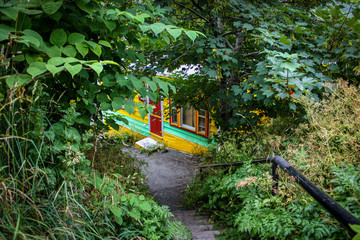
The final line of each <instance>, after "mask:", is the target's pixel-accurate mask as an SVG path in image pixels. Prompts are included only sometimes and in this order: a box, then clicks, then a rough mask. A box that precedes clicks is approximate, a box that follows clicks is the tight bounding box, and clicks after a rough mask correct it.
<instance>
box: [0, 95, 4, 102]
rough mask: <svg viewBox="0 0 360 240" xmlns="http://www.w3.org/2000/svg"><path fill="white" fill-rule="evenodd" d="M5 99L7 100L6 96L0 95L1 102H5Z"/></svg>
mask: <svg viewBox="0 0 360 240" xmlns="http://www.w3.org/2000/svg"><path fill="white" fill-rule="evenodd" d="M4 99H5V96H4V94H2V93H0V102H2V101H4Z"/></svg>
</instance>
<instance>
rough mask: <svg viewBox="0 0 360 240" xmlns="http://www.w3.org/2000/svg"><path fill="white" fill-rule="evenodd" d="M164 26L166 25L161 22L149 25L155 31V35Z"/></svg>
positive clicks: (162, 29)
mask: <svg viewBox="0 0 360 240" xmlns="http://www.w3.org/2000/svg"><path fill="white" fill-rule="evenodd" d="M165 28H166V26H165V24H163V23H154V24H151V25H150V29H151V30H152V31H153V32H154V33H155V35H158V34H159V33H161V32H162V31H164V30H165Z"/></svg>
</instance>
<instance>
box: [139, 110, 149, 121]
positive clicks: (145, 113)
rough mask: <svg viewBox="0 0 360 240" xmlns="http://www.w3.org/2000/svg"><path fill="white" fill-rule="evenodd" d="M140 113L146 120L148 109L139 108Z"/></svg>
mask: <svg viewBox="0 0 360 240" xmlns="http://www.w3.org/2000/svg"><path fill="white" fill-rule="evenodd" d="M138 111H139V114H140V117H141V118H142V119H144V118H145V117H146V115H147V112H146V109H144V108H138Z"/></svg>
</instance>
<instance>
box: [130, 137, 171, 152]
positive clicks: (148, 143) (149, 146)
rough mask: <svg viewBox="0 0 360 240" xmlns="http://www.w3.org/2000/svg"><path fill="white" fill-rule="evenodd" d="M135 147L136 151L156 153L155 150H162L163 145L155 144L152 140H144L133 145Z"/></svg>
mask: <svg viewBox="0 0 360 240" xmlns="http://www.w3.org/2000/svg"><path fill="white" fill-rule="evenodd" d="M135 147H136V148H138V149H142V148H143V149H145V150H147V151H156V150H157V149H162V148H163V147H164V145H163V144H162V143H159V142H157V141H156V140H154V139H152V138H149V137H148V138H144V139H142V140H140V141H137V142H136V143H135Z"/></svg>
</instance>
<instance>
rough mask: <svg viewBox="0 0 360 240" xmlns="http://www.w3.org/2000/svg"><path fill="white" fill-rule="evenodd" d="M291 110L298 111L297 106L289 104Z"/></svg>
mask: <svg viewBox="0 0 360 240" xmlns="http://www.w3.org/2000/svg"><path fill="white" fill-rule="evenodd" d="M289 108H290V109H291V110H293V111H296V104H295V103H293V102H291V103H289Z"/></svg>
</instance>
